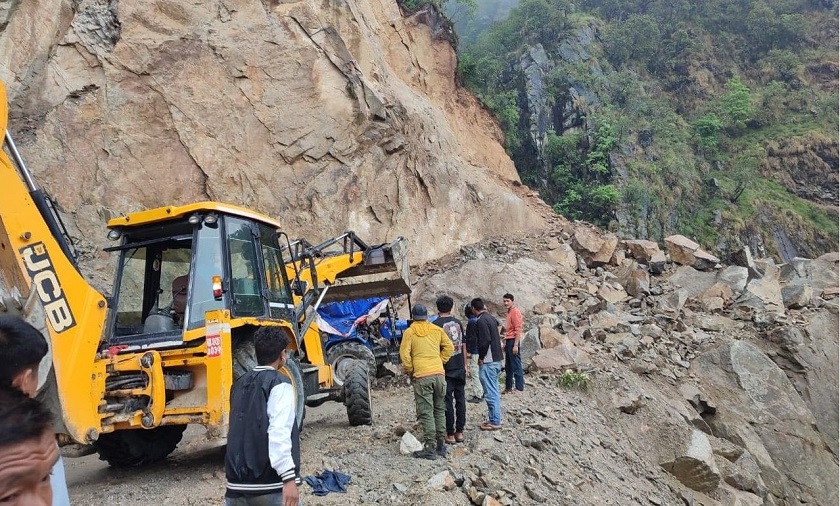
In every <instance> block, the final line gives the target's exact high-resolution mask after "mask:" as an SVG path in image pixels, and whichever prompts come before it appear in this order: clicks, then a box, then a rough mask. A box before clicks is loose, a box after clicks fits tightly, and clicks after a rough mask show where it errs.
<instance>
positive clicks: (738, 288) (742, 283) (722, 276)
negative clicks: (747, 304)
mask: <svg viewBox="0 0 840 506" xmlns="http://www.w3.org/2000/svg"><path fill="white" fill-rule="evenodd" d="M749 276H750V274H749V271H748V270H747V268H746V267H739V266H737V265H730V266H729V267H726V268H725V269H723V270H722V271H720V272H719V273H718V276H717V279H718V281H720V282H723V283H726V284H727V285H728V286H729V288H731V289H732V291H734V292H735V293H737V294H740V293H741V292H743V291H744V288H746V287H747V281H749Z"/></svg>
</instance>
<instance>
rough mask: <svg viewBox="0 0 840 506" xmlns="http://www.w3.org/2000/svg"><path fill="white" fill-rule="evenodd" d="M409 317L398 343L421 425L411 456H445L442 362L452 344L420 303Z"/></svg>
mask: <svg viewBox="0 0 840 506" xmlns="http://www.w3.org/2000/svg"><path fill="white" fill-rule="evenodd" d="M411 319H412V320H413V322H412V324H411V326H410V327H408V329H406V331H405V333H404V334H403V338H402V343H401V344H400V360H401V361H402V366H403V369H405V372H406V373H407V374H408V375H409V377H411V378H413V382H414V404H415V409H416V411H417V419H418V420H419V421H420V424H421V425H422V426H423V449H422V450H418V451H416V452H414V456H415V457H416V458H421V459H428V460H435V459H437V458H438V456H440V457H445V456H446V447H445V446H444V436H445V435H446V425H445V415H444V413H445V411H446V410H445V407H444V397H445V396H446V380H445V379H444V369H443V364H445V363H446V362H447V361H448V360H449V357H451V356H452V351H453V350H454V348H455V347H454V346H453V345H452V341H451V340H450V339H449V337H448V336H447V335H446V333H445V332H444V331H443V330H442V329H441V328H440V327H437V326H435V325H432V324H431V323H429V321H428V319H429V312H428V310H427V309H426V306H424V305H423V304H417V305H415V306H414V307H413V308H412V309H411Z"/></svg>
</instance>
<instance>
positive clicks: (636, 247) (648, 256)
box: [624, 239, 662, 264]
mask: <svg viewBox="0 0 840 506" xmlns="http://www.w3.org/2000/svg"><path fill="white" fill-rule="evenodd" d="M624 246H625V247H626V248H627V250H628V251H629V252H630V256H631V257H632V258H634V259H636V260H637V261H638V262H639V263H643V264H649V263H650V262H651V260H652V259H653V258H654V257H655V256H656V255H658V254H660V253H662V250H660V249H659V244H657V243H655V242H653V241H646V240H643V239H640V240H629V241H624Z"/></svg>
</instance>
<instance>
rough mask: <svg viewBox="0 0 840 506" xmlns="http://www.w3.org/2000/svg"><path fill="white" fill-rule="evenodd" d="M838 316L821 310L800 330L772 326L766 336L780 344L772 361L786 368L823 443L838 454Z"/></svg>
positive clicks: (839, 367) (797, 328)
mask: <svg viewBox="0 0 840 506" xmlns="http://www.w3.org/2000/svg"><path fill="white" fill-rule="evenodd" d="M838 334H840V326H838V316H837V314H836V313H832V312H830V311H820V312H818V313H816V314H814V315H813V316H811V318H810V321H809V322H808V324H807V325H806V326H805V328H804V329H802V328H801V327H800V326H798V325H797V326H793V325H791V326H786V327H781V328H778V329H775V330H774V331H773V332H771V333H770V334H769V338H770V340H771V341H773V342H774V343H776V344H778V345H779V346H780V348H781V349H780V351H779V353H778V354H777V355H776V356H775V357H774V360H775V361H776V363H777V364H778V365H779V367H781V368H782V370H784V371H785V373H786V374H787V376H788V378H789V379H790V381H791V383H793V386H794V388H796V391H797V392H799V394H800V396H801V397H802V399H803V400H804V401H805V403H806V404H807V405H808V407H809V408H810V410H811V412H812V413H813V414H814V418H816V423H817V428H818V429H819V431H820V434H821V435H822V436H823V438H824V439H825V441H826V446H828V448H829V449H831V451H832V452H833V453H834V455H838V431H837V427H838V424H840V419H838V410H837V406H838V403H840V399H838V390H837V384H838V369H840V364H838V356H840V348H838Z"/></svg>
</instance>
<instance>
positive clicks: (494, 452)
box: [65, 375, 682, 506]
mask: <svg viewBox="0 0 840 506" xmlns="http://www.w3.org/2000/svg"><path fill="white" fill-rule="evenodd" d="M526 378H527V381H528V387H527V390H526V392H525V393H524V394H520V395H516V396H503V402H504V403H505V409H504V415H505V418H504V425H505V428H504V429H503V430H502V431H499V432H495V433H486V432H482V431H479V430H478V428H477V426H478V424H479V423H480V422H481V421H483V420H484V417H485V415H486V406H485V405H484V404H483V403H482V404H468V413H467V429H466V431H465V433H466V438H467V440H466V442H465V443H463V444H459V445H453V446H449V450H450V455H449V458H447V459H446V460H437V461H425V460H417V459H413V458H411V457H407V456H404V455H402V454H400V450H399V441H400V434H402V433H403V432H404V431H406V430H407V431H409V432H411V433H412V434H414V435H416V436H418V437H419V436H420V434H421V433H420V431H419V430H418V428H417V427H416V425H415V420H414V407H413V398H412V393H411V390H410V388H408V387H407V386H404V384H403V385H400V384H399V382H395V383H393V384H391V385H390V386H388V387H379V388H378V389H377V390H374V392H373V395H374V401H375V404H374V409H375V414H374V417H375V424H374V425H373V426H365V427H349V426H348V425H347V421H346V415H345V411H344V407H343V406H342V405H340V404H337V403H329V404H324V405H323V406H321V407H319V408H315V409H309V410H307V417H306V427H305V430H304V433H303V435H302V438H301V439H302V459H303V463H302V467H303V469H302V473H303V474H304V475H307V474H315V473H318V472H320V471H321V470H322V469H334V470H337V471H341V472H343V473H346V474H349V475H350V476H351V477H352V481H351V484H350V486H349V488H348V491H347V493H346V494H335V493H333V494H329V495H327V496H323V497H316V496H313V495H312V490H311V488H310V487H309V486H308V485H306V484H304V485H303V486H302V488H301V493H302V497H303V501H304V504H324V505H347V504H388V505H391V504H394V505H398V504H405V505H409V504H411V505H415V504H416V505H431V506H434V505H469V504H485V505H491V504H492V505H495V504H503V505H514V504H563V505H565V504H569V505H577V504H592V505H596V504H597V505H603V504H622V505H624V504H660V505H664V504H682V502H681V501H680V500H679V499H677V498H676V497H675V496H674V494H673V486H672V485H671V484H670V481H669V478H668V476H667V475H665V474H664V473H663V472H662V471H661V470H660V469H659V468H658V466H653V465H651V464H649V463H648V462H646V461H645V460H644V459H642V458H640V456H639V453H638V450H637V449H634V448H633V447H632V446H631V445H627V443H626V441H625V439H624V438H623V437H622V435H621V434H620V430H619V431H616V430H614V428H611V427H610V426H609V425H611V424H610V423H609V418H606V417H604V416H603V415H601V414H600V408H601V407H602V406H599V400H598V399H599V397H600V396H599V395H593V394H592V393H582V392H576V391H567V390H563V389H561V388H559V387H557V386H556V379H555V378H550V377H535V376H530V375H529V376H526ZM595 388H598V387H597V386H596V387H595ZM223 459H224V447H223V446H220V445H218V444H215V445H212V444H210V443H208V442H207V441H206V440H205V439H204V438H203V429H202V428H201V427H191V428H190V429H189V430H188V431H187V432H186V433H185V437H184V441H183V442H182V444H181V445H180V446H179V448H178V449H177V450H176V451H175V452H174V453H173V454H172V455H171V456H170V457H169V458H168V459H167V460H166V461H164V462H161V463H159V464H156V465H154V466H150V467H146V468H143V469H128V470H118V469H111V468H109V467H108V466H107V464H105V463H104V462H101V461H99V460H98V459H97V457H96V455H90V456H87V457H83V458H79V459H66V460H65V466H66V469H67V481H68V486H69V488H70V495H71V499H72V501H73V504H75V505H104V504H107V505H114V506H117V505H133V504H165V505H170V504H171V505H198V504H202V505H204V504H222V503H223V496H224V469H223V467H224V463H223ZM435 480H437V482H436V481H435ZM485 496H487V497H486V499H485ZM496 500H498V502H496Z"/></svg>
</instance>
